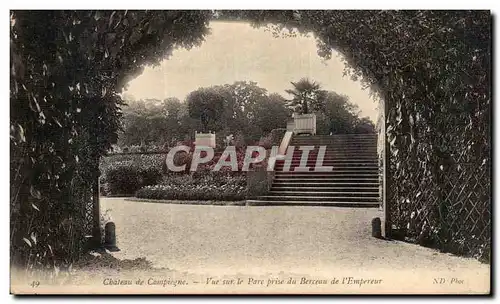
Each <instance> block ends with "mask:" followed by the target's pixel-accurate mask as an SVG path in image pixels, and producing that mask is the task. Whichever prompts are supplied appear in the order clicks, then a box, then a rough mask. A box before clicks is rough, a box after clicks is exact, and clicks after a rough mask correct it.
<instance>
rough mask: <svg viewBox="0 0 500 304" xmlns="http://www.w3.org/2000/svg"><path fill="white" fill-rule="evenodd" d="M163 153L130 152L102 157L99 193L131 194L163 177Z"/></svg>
mask: <svg viewBox="0 0 500 304" xmlns="http://www.w3.org/2000/svg"><path fill="white" fill-rule="evenodd" d="M163 164H164V155H162V154H131V155H113V156H108V157H103V158H102V159H101V164H100V171H101V176H100V184H101V190H102V191H101V195H113V196H116V195H133V194H134V193H135V191H137V190H138V189H140V188H141V187H143V186H145V185H153V184H157V183H158V182H160V181H161V179H162V177H163V171H162V168H163Z"/></svg>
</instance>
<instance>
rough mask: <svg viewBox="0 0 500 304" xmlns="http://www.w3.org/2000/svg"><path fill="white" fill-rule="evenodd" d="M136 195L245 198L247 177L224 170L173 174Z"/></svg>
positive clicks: (151, 196)
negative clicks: (224, 171)
mask: <svg viewBox="0 0 500 304" xmlns="http://www.w3.org/2000/svg"><path fill="white" fill-rule="evenodd" d="M136 197H138V198H148V199H165V200H205V201H206V200H218V201H238V200H244V199H245V198H246V178H245V177H244V176H236V177H235V176H231V175H229V174H225V173H223V172H211V173H207V174H205V175H202V176H196V175H181V176H171V177H168V178H166V179H165V180H164V181H163V183H162V184H160V185H154V186H145V187H143V188H141V189H140V190H138V191H137V193H136Z"/></svg>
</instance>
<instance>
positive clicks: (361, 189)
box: [271, 184, 379, 195]
mask: <svg viewBox="0 0 500 304" xmlns="http://www.w3.org/2000/svg"><path fill="white" fill-rule="evenodd" d="M353 190H356V191H359V192H370V193H377V195H378V193H379V192H378V187H377V186H371V187H357V186H354V185H349V186H344V187H332V186H328V185H327V186H318V185H314V186H309V187H308V186H305V187H304V186H290V185H289V184H285V185H274V184H273V185H272V186H271V192H273V191H298V192H307V191H314V192H315V191H319V192H318V193H320V192H323V191H325V192H334V191H340V192H348V191H353ZM315 193H316V192H315Z"/></svg>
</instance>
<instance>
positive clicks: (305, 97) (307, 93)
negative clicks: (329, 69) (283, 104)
mask: <svg viewBox="0 0 500 304" xmlns="http://www.w3.org/2000/svg"><path fill="white" fill-rule="evenodd" d="M291 83H292V86H293V89H289V90H285V92H287V93H288V94H290V95H292V96H293V97H292V99H291V100H290V101H289V102H288V106H289V107H290V108H291V109H292V110H293V111H295V112H297V113H300V114H308V113H310V112H311V111H314V110H315V109H317V106H318V103H319V101H320V99H321V97H322V96H321V95H322V90H321V85H320V84H319V83H317V82H315V81H311V80H309V79H308V78H301V79H300V80H299V81H297V82H291Z"/></svg>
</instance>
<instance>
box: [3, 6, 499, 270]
mask: <svg viewBox="0 0 500 304" xmlns="http://www.w3.org/2000/svg"><path fill="white" fill-rule="evenodd" d="M212 19H224V20H226V19H231V20H245V21H249V22H252V23H253V24H255V25H256V26H268V25H269V26H270V28H271V29H272V30H274V31H275V32H276V33H277V34H279V33H281V30H282V29H285V28H288V29H293V28H297V29H298V30H299V31H300V32H313V33H314V34H315V35H316V37H317V39H318V53H319V55H320V56H323V57H325V58H328V56H330V54H331V52H332V50H333V49H335V50H337V51H339V52H341V53H342V54H343V55H344V56H345V59H346V60H347V63H348V66H349V71H347V72H349V73H350V74H351V75H352V76H353V77H358V78H359V77H361V78H362V79H363V81H364V82H365V83H366V85H367V86H369V87H371V88H372V89H373V90H374V91H375V92H377V93H378V94H379V96H380V97H381V98H382V100H383V101H384V102H385V103H386V105H387V108H388V109H390V111H389V112H388V113H387V117H386V120H387V125H388V129H387V134H388V136H389V139H390V142H391V153H392V154H393V157H392V158H391V168H392V169H393V170H391V172H394V176H393V177H401V176H406V177H405V178H404V179H403V181H402V182H401V183H400V184H398V185H397V188H398V189H399V190H398V191H399V192H397V194H396V196H395V197H394V198H393V199H394V200H400V197H399V196H403V197H404V196H405V195H407V194H409V192H408V191H406V190H407V189H409V188H411V187H412V183H414V180H415V178H417V177H418V176H414V175H412V174H416V173H415V172H417V173H418V174H422V175H425V176H427V175H431V176H435V175H436V173H435V171H436V170H437V168H439V166H441V165H443V164H445V165H446V164H447V163H449V162H450V159H452V158H454V157H456V156H457V155H465V158H467V159H466V161H468V162H475V161H479V160H478V159H476V158H478V155H481V160H482V159H483V158H485V159H488V161H489V147H490V143H489V136H488V135H489V115H490V106H489V103H490V91H489V84H490V73H489V71H490V50H491V46H490V38H491V35H490V34H491V30H490V27H491V22H490V20H491V18H490V14H489V12H487V11H218V12H212V11H13V12H12V13H11V43H10V46H11V79H10V87H11V101H10V102H11V104H10V106H11V120H10V132H11V140H10V143H11V144H10V145H11V202H10V207H11V258H12V261H13V263H14V264H18V265H23V266H26V265H35V266H37V265H41V266H43V267H53V266H55V265H59V264H60V263H69V262H70V261H71V260H72V259H74V258H76V257H77V256H78V254H79V252H80V251H81V250H83V249H84V244H85V242H80V240H85V236H87V235H88V234H91V233H92V228H94V229H96V227H88V221H86V219H87V218H88V217H87V214H88V213H89V212H90V213H91V210H89V207H88V206H89V204H90V206H91V199H92V192H93V191H95V184H94V183H93V182H92V181H93V180H95V176H96V174H97V172H98V170H97V160H98V159H99V157H100V156H102V155H104V154H105V153H106V151H107V149H108V148H109V147H110V144H111V143H112V142H114V141H115V140H116V132H117V130H118V128H119V118H120V105H121V104H122V101H121V98H120V97H119V93H120V92H121V90H122V89H123V87H124V85H125V84H126V83H127V82H128V80H129V79H131V78H133V77H135V76H136V75H138V74H140V73H141V71H142V68H143V67H144V66H145V65H146V64H157V63H159V61H161V60H162V59H163V58H165V57H166V56H168V55H170V54H171V52H172V50H173V49H175V48H178V47H186V48H190V47H192V46H195V45H198V44H200V43H202V41H203V37H204V36H205V35H206V34H207V33H208V23H209V21H210V20H212ZM292 34H293V33H292ZM450 124H452V125H454V126H459V128H458V131H456V132H450V128H449V126H450ZM469 146H470V148H469ZM467 149H468V150H467ZM471 149H472V150H473V151H475V152H477V153H470V152H469V150H471ZM422 163H425V164H428V166H427V167H425V169H422V166H421V164H422ZM421 169H422V170H421ZM433 172H434V173H433ZM433 174H434V175H433ZM488 183H489V179H488ZM488 185H489V184H488ZM488 189H489V188H488ZM405 191H406V192H405ZM412 193H413V192H412ZM391 212H392V211H391ZM393 212H394V213H395V214H399V215H400V223H399V224H401V225H404V223H406V222H407V221H410V214H409V213H408V212H407V210H400V209H395V210H394V211H393Z"/></svg>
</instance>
